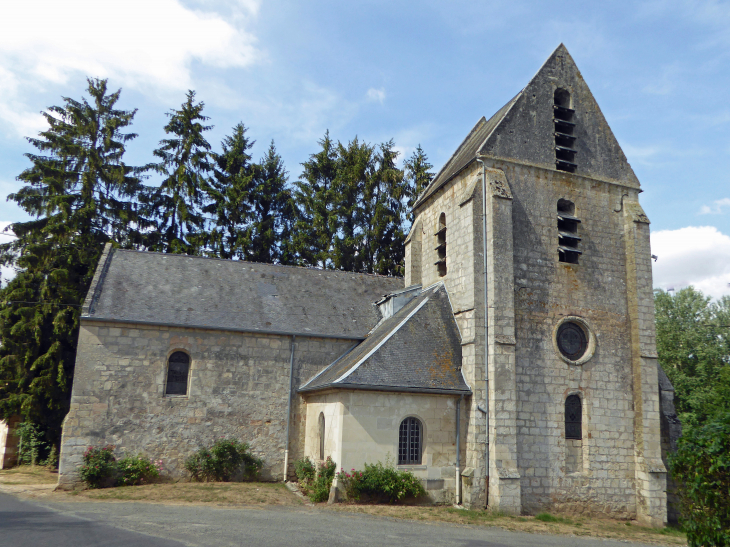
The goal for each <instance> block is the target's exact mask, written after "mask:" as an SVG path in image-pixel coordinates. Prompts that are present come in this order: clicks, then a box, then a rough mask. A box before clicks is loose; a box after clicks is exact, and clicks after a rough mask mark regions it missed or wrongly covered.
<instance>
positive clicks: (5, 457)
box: [0, 416, 20, 469]
mask: <svg viewBox="0 0 730 547" xmlns="http://www.w3.org/2000/svg"><path fill="white" fill-rule="evenodd" d="M19 423H20V416H13V417H11V418H10V419H8V420H0V469H7V468H8V467H13V466H14V465H17V464H18V444H19V440H20V439H19V438H18V434H17V432H16V428H17V427H18V424H19Z"/></svg>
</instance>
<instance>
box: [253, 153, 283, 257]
mask: <svg viewBox="0 0 730 547" xmlns="http://www.w3.org/2000/svg"><path fill="white" fill-rule="evenodd" d="M287 180H288V174H287V172H286V169H285V168H284V162H283V161H282V159H281V156H280V155H279V154H278V153H277V152H276V146H275V145H274V141H273V140H272V141H271V144H270V145H269V149H268V150H267V151H266V155H265V156H264V157H263V158H261V161H260V163H259V164H258V165H257V166H256V168H255V176H254V186H253V188H252V190H251V192H250V193H249V196H248V200H249V203H250V204H251V208H252V210H253V218H252V222H251V225H250V228H249V234H250V236H249V241H250V245H249V246H248V248H247V249H246V259H247V260H252V261H254V262H276V263H282V264H289V263H293V262H294V256H293V250H292V249H291V246H290V245H288V241H289V238H290V237H291V231H292V223H293V221H294V205H293V201H292V195H291V191H290V190H289V189H288V188H287Z"/></svg>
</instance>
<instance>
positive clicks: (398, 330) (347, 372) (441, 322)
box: [299, 283, 471, 394]
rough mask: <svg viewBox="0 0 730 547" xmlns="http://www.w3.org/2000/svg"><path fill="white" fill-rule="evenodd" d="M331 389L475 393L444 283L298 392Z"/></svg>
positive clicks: (381, 326) (384, 323)
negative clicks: (467, 375) (463, 366)
mask: <svg viewBox="0 0 730 547" xmlns="http://www.w3.org/2000/svg"><path fill="white" fill-rule="evenodd" d="M329 388H346V389H369V390H378V391H400V392H403V391H411V392H421V393H453V394H460V393H462V394H467V393H471V390H470V388H469V386H468V385H467V384H466V382H465V381H464V377H463V375H462V373H461V337H460V335H459V329H458V327H457V325H456V321H455V320H454V315H453V312H452V310H451V304H450V302H449V296H448V294H447V292H446V288H445V287H444V285H443V283H439V284H437V285H435V286H433V287H430V288H428V289H425V290H424V291H423V292H421V294H420V295H418V296H417V297H415V298H414V299H413V300H411V301H410V302H409V303H408V304H406V305H405V306H404V307H403V308H402V309H401V310H399V311H398V312H397V313H395V314H394V315H393V316H392V317H390V318H388V319H385V320H384V321H383V322H382V323H380V324H379V325H378V326H377V327H376V328H375V329H374V330H373V332H372V333H370V334H369V335H368V337H367V338H366V339H365V341H364V342H362V343H361V344H359V345H358V346H357V347H355V348H354V349H353V350H351V351H350V352H349V353H347V354H346V355H344V356H343V357H341V358H340V359H338V360H337V361H335V362H334V363H332V364H331V365H330V366H329V367H327V368H326V369H324V371H322V372H320V373H319V374H318V375H317V376H315V377H314V378H312V379H311V380H310V381H309V382H307V383H306V384H304V385H303V386H302V387H301V388H300V389H299V391H300V392H311V391H318V390H322V389H329Z"/></svg>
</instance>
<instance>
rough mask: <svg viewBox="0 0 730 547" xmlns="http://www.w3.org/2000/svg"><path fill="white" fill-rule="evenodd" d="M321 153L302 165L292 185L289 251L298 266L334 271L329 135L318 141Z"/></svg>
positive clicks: (333, 157) (333, 163)
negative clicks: (293, 212)
mask: <svg viewBox="0 0 730 547" xmlns="http://www.w3.org/2000/svg"><path fill="white" fill-rule="evenodd" d="M319 145H320V147H321V150H320V151H319V152H317V153H316V154H312V155H311V156H310V157H309V160H308V161H306V162H304V163H303V164H302V166H303V167H304V172H303V173H302V176H301V178H300V180H299V181H297V182H296V183H295V187H296V188H295V190H294V199H295V203H296V206H297V211H296V215H297V217H296V222H295V229H294V234H293V236H292V248H293V250H294V251H295V252H296V254H297V261H298V263H299V264H300V265H302V266H317V267H320V268H332V267H334V261H333V260H332V247H333V245H332V240H333V238H334V236H335V234H336V233H337V225H338V222H337V216H336V213H335V210H334V209H335V202H336V193H335V189H334V187H333V184H334V181H335V177H336V176H337V149H336V146H335V144H334V143H333V142H332V139H331V138H330V134H329V131H327V132H326V133H325V135H324V137H323V138H322V139H321V140H320V141H319Z"/></svg>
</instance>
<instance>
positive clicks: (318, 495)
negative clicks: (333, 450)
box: [309, 456, 337, 503]
mask: <svg viewBox="0 0 730 547" xmlns="http://www.w3.org/2000/svg"><path fill="white" fill-rule="evenodd" d="M336 470H337V465H336V464H335V462H333V461H332V458H331V457H329V456H327V459H326V460H325V461H324V463H323V464H322V465H320V466H319V468H318V469H317V477H316V478H315V479H314V482H313V483H312V486H311V488H310V489H309V499H310V500H312V501H313V502H314V503H319V502H321V501H327V500H328V499H329V497H330V488H332V480H333V479H334V478H335V471H336Z"/></svg>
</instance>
